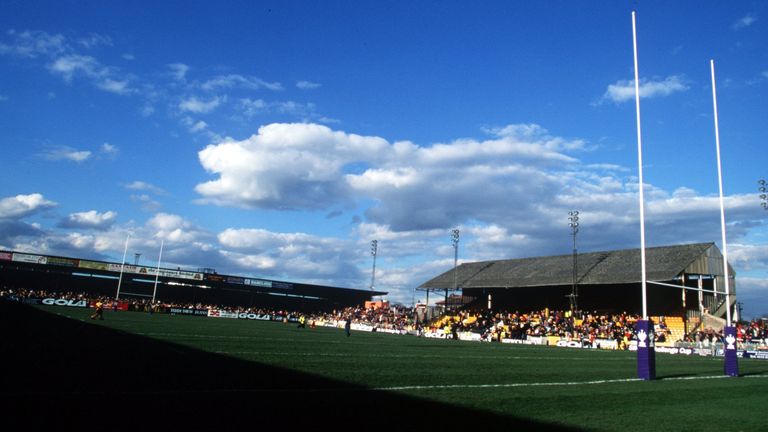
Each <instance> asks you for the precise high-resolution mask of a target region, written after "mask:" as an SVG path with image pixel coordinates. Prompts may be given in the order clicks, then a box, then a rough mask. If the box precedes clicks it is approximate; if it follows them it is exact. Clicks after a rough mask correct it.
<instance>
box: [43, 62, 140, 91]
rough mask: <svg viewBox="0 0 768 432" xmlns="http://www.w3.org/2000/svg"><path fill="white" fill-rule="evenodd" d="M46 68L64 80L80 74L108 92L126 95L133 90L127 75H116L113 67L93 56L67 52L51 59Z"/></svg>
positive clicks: (69, 79)
mask: <svg viewBox="0 0 768 432" xmlns="http://www.w3.org/2000/svg"><path fill="white" fill-rule="evenodd" d="M48 70H49V71H51V72H52V73H54V74H57V75H60V76H61V77H62V78H64V80H65V81H67V82H71V81H72V80H73V79H74V78H75V77H77V76H82V77H85V78H87V79H89V80H91V81H92V82H93V84H94V85H95V86H96V87H97V88H99V89H101V90H104V91H108V92H110V93H115V94H120V95H126V94H129V93H133V92H134V91H135V90H134V89H132V88H130V87H129V79H128V78H127V77H118V75H119V74H118V73H117V71H116V70H115V69H114V68H109V67H106V66H104V65H102V64H101V63H100V62H99V61H98V60H96V59H95V58H94V57H91V56H86V55H81V54H68V55H64V56H61V57H58V58H56V59H55V60H53V62H52V63H50V64H49V65H48Z"/></svg>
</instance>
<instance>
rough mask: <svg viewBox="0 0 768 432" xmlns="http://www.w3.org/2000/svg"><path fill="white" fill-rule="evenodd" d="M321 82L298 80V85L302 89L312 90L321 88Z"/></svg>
mask: <svg viewBox="0 0 768 432" xmlns="http://www.w3.org/2000/svg"><path fill="white" fill-rule="evenodd" d="M320 86H321V84H318V83H313V82H311V81H296V87H297V88H300V89H302V90H312V89H316V88H320Z"/></svg>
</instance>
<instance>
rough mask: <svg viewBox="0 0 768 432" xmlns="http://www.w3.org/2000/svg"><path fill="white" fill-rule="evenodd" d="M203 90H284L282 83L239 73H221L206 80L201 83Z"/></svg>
mask: <svg viewBox="0 0 768 432" xmlns="http://www.w3.org/2000/svg"><path fill="white" fill-rule="evenodd" d="M200 87H201V88H202V89H203V90H207V91H212V90H217V89H229V88H235V87H238V88H245V89H249V90H259V89H267V90H273V91H278V90H282V89H283V86H282V85H281V84H280V83H277V82H274V83H270V82H267V81H264V80H262V79H261V78H256V77H252V76H244V75H239V74H230V75H220V76H217V77H215V78H211V79H210V80H208V81H206V82H204V83H203V84H201V85H200Z"/></svg>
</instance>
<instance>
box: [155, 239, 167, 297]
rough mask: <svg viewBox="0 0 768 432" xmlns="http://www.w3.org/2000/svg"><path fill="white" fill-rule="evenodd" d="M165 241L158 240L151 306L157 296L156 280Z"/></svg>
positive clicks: (158, 275)
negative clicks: (158, 253)
mask: <svg viewBox="0 0 768 432" xmlns="http://www.w3.org/2000/svg"><path fill="white" fill-rule="evenodd" d="M164 243H165V240H160V255H158V256H157V269H155V288H154V289H153V290H152V304H153V305H154V304H155V296H156V295H157V280H158V279H159V278H160V260H161V259H163V244H164Z"/></svg>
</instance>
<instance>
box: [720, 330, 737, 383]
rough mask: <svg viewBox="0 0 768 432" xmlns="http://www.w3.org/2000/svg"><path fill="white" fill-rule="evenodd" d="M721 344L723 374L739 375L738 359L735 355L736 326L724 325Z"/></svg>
mask: <svg viewBox="0 0 768 432" xmlns="http://www.w3.org/2000/svg"><path fill="white" fill-rule="evenodd" d="M723 336H724V337H723V345H724V348H725V349H724V351H725V374H726V375H728V376H732V377H737V376H739V360H738V357H737V356H736V327H734V326H726V327H725V328H724V330H723Z"/></svg>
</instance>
